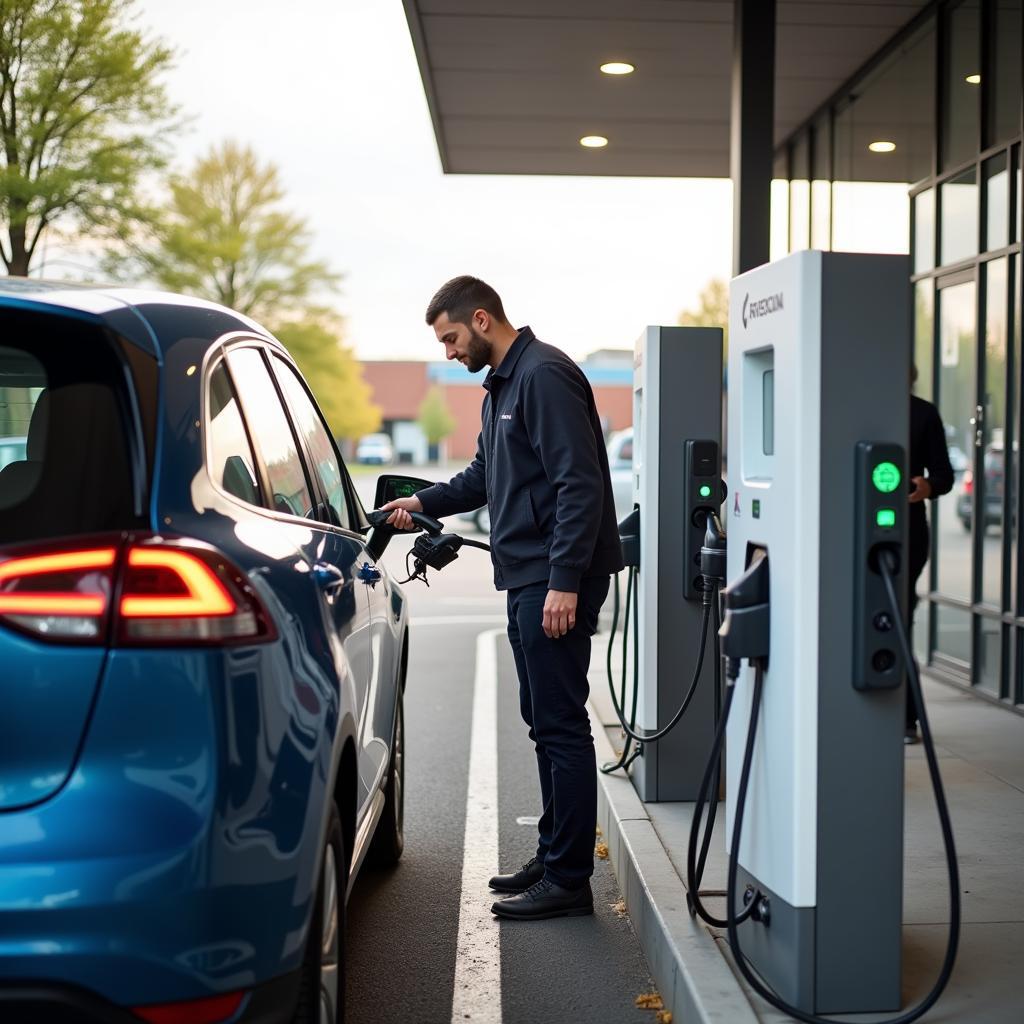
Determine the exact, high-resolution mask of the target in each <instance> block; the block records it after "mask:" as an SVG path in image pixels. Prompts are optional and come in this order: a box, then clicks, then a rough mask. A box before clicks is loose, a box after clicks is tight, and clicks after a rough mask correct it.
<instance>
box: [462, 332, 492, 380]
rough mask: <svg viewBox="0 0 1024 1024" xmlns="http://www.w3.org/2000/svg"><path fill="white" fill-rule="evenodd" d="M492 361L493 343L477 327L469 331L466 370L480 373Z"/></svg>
mask: <svg viewBox="0 0 1024 1024" xmlns="http://www.w3.org/2000/svg"><path fill="white" fill-rule="evenodd" d="M490 361H491V343H490V342H489V341H488V340H487V339H486V338H485V337H484V336H483V335H482V334H480V333H479V332H478V331H477V329H476V328H475V327H470V329H469V344H468V345H467V346H466V368H467V369H468V370H469V372H470V373H478V372H479V371H480V370H482V369H483V368H484V367H485V366H487V364H488V363H490Z"/></svg>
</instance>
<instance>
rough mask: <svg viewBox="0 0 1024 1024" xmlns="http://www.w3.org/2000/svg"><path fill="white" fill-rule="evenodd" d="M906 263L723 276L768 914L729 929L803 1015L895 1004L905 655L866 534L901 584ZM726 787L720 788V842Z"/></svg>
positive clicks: (832, 264) (755, 852) (864, 262)
mask: <svg viewBox="0 0 1024 1024" xmlns="http://www.w3.org/2000/svg"><path fill="white" fill-rule="evenodd" d="M909 274H910V267H909V261H908V260H907V259H906V258H905V257H901V256H875V255H859V254H857V255H855V254H848V253H820V252H801V253H795V254H793V255H791V256H788V257H786V258H785V259H782V260H779V261H778V262H776V263H772V264H769V265H767V266H764V267H760V268H758V269H756V270H753V271H750V272H749V273H747V274H745V275H743V276H741V277H739V278H737V279H736V280H735V281H733V284H732V293H731V300H730V317H729V323H730V328H731V331H730V339H729V341H730V352H729V391H730V402H729V437H730V454H729V490H730V494H729V498H728V504H727V507H728V514H729V518H728V532H729V554H728V560H729V570H728V574H729V579H736V578H737V577H738V576H739V575H740V574H741V573H742V572H743V571H744V569H745V568H746V564H747V559H748V557H749V553H750V552H751V551H752V550H755V549H764V550H765V551H767V556H768V559H769V573H770V575H769V579H770V583H769V588H770V602H771V621H770V655H769V659H768V665H767V669H766V670H765V675H764V699H763V703H762V706H761V712H760V722H759V730H758V735H757V742H756V745H755V747H754V755H753V762H752V771H751V776H750V790H749V794H748V797H747V800H746V803H745V808H746V810H745V817H744V827H743V832H742V843H741V845H740V850H739V858H738V859H739V885H740V892H741V893H742V892H743V889H744V886H747V885H749V886H751V887H753V889H754V890H757V891H760V892H762V893H764V894H765V896H766V897H767V901H768V903H767V906H768V907H769V909H770V913H769V915H768V916H767V918H766V919H764V920H756V919H749V920H746V921H745V922H743V923H742V924H741V925H740V926H739V936H740V939H741V948H742V951H743V954H744V955H745V957H746V958H747V959H748V960H749V962H750V964H751V965H752V966H753V967H754V969H755V970H756V971H757V972H758V973H759V974H760V975H761V977H762V978H763V979H765V980H766V981H767V982H768V983H769V984H770V985H771V987H772V988H773V989H774V990H775V991H776V992H777V993H778V994H779V995H780V996H781V997H782V998H783V999H785V1000H786V1002H788V1003H789V1004H790V1005H792V1006H796V1007H798V1008H799V1009H800V1010H801V1011H803V1012H807V1013H861V1012H871V1011H874V1012H880V1011H890V1010H896V1009H898V1008H899V1006H900V996H901V940H902V931H901V926H902V878H903V758H904V750H903V727H904V719H903V715H904V685H905V684H904V675H905V672H904V669H905V666H904V665H903V663H902V660H901V658H900V657H899V654H898V650H899V648H898V644H897V642H896V638H895V634H894V631H893V629H892V622H891V612H890V610H889V605H888V603H887V601H886V599H885V594H884V591H883V584H882V580H881V577H880V576H879V574H878V572H877V571H875V569H874V568H873V567H872V551H873V550H874V551H877V550H878V547H877V546H878V545H884V546H885V548H887V549H888V550H891V551H893V552H894V553H895V554H896V555H897V556H898V557H900V562H901V566H902V571H901V572H900V573H899V574H898V575H897V576H896V580H895V582H896V584H897V586H898V587H899V588H900V589H903V590H905V588H906V582H905V581H906V575H905V560H906V552H905V544H904V537H905V527H906V521H907V519H908V507H907V491H908V486H907V485H908V481H907V470H906V449H907V440H908V429H909V406H910V398H909V396H910V380H909V371H910V344H911V322H910V289H909V287H908V284H907V282H908V280H909ZM752 676H753V670H752V669H751V668H749V667H748V666H745V667H744V669H743V672H742V673H741V675H740V678H739V680H738V681H737V689H736V696H735V699H734V704H733V711H732V715H731V717H730V720H729V726H728V732H727V751H728V754H727V764H728V777H729V778H730V779H732V780H735V779H737V778H738V777H739V774H740V763H741V760H742V755H743V749H744V741H745V737H746V735H747V727H748V722H749V718H750V707H751V688H752ZM735 801H736V794H735V787H734V786H730V787H729V793H728V800H727V831H728V834H729V840H730V841H731V837H732V829H733V824H734V822H735V810H736V808H735Z"/></svg>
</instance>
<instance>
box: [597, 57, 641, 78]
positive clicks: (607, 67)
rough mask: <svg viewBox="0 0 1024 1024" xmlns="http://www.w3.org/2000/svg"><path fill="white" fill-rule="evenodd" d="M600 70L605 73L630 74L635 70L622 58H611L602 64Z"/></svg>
mask: <svg viewBox="0 0 1024 1024" xmlns="http://www.w3.org/2000/svg"><path fill="white" fill-rule="evenodd" d="M601 70H602V71H603V72H604V73H605V74H606V75H631V74H633V72H634V71H636V67H635V66H634V65H633V64H628V63H627V62H626V61H624V60H612V61H609V62H608V63H607V64H602V65H601Z"/></svg>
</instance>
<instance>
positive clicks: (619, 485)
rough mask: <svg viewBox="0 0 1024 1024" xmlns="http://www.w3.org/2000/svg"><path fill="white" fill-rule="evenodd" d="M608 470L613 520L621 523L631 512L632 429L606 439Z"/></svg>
mask: <svg viewBox="0 0 1024 1024" xmlns="http://www.w3.org/2000/svg"><path fill="white" fill-rule="evenodd" d="M608 469H609V471H610V473H611V477H612V495H613V497H614V499H615V518H616V519H617V520H618V521H619V522H620V523H621V522H622V520H623V519H625V518H626V516H628V515H629V513H630V512H632V511H633V428H632V427H626V428H625V429H624V430H617V431H616V432H615V433H614V434H612V435H611V437H609V438H608Z"/></svg>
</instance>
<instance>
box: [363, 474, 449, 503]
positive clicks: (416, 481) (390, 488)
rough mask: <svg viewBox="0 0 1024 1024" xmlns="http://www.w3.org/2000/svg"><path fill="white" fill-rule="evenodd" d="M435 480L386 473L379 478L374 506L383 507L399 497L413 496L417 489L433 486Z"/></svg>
mask: <svg viewBox="0 0 1024 1024" xmlns="http://www.w3.org/2000/svg"><path fill="white" fill-rule="evenodd" d="M433 486H434V481H432V480H421V479H420V478H419V477H416V476H400V475H399V474H397V473H384V474H382V475H381V476H379V477H378V478H377V492H376V494H375V495H374V498H373V507H374V508H383V507H384V506H385V505H386V504H387V503H388V502H389V501H395V500H396V499H398V498H411V497H412V496H413V495H414V494H415V493H416V492H417V491H422V490H423V489H424V488H427V487H433Z"/></svg>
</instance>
